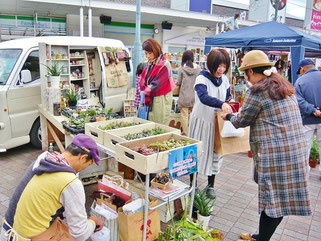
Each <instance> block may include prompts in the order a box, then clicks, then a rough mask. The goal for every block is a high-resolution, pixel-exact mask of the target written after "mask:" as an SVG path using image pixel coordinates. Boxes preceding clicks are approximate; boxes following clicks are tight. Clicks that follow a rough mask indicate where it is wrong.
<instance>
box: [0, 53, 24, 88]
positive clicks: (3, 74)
mask: <svg viewBox="0 0 321 241" xmlns="http://www.w3.org/2000/svg"><path fill="white" fill-rule="evenodd" d="M21 52H22V50H21V49H0V85H5V84H6V82H7V80H8V78H9V76H10V73H11V71H12V69H13V67H14V66H15V64H16V62H17V60H18V58H19V56H20V54H21Z"/></svg>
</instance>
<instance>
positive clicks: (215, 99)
mask: <svg viewBox="0 0 321 241" xmlns="http://www.w3.org/2000/svg"><path fill="white" fill-rule="evenodd" d="M230 62H231V60H230V56H229V54H228V53H227V52H226V50H224V49H216V50H212V51H211V52H210V53H209V54H208V57H207V67H208V70H203V71H201V73H200V74H199V76H198V77H197V78H196V81H195V85H194V90H195V104H194V107H193V111H192V114H191V119H190V123H189V128H188V136H189V137H191V138H194V139H197V140H200V141H202V142H203V154H202V156H201V158H200V159H199V161H198V164H197V165H198V173H200V174H202V175H206V176H208V186H209V188H208V189H207V196H208V197H210V198H212V199H214V198H216V194H215V191H214V182H215V175H216V174H218V173H219V171H220V169H221V165H222V162H223V157H222V156H221V155H219V154H216V153H214V151H215V150H214V132H215V113H216V112H218V111H221V110H222V111H224V112H226V113H232V108H231V106H230V105H229V104H227V103H225V101H226V100H229V99H230V98H231V94H230V83H229V80H228V78H227V77H226V75H225V74H226V73H227V71H228V69H229V67H230ZM191 182H192V176H191Z"/></svg>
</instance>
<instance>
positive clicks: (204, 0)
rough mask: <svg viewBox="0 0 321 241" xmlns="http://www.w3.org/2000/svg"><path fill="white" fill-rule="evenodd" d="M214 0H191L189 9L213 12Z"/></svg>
mask: <svg viewBox="0 0 321 241" xmlns="http://www.w3.org/2000/svg"><path fill="white" fill-rule="evenodd" d="M211 8H212V1H211V0H201V1H200V0H190V1H189V10H190V11H192V12H199V13H211Z"/></svg>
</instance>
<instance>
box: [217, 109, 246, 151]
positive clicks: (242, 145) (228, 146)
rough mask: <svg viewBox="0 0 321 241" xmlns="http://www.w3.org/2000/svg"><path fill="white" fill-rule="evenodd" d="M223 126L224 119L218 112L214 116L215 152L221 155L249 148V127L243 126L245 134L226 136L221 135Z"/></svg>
mask: <svg viewBox="0 0 321 241" xmlns="http://www.w3.org/2000/svg"><path fill="white" fill-rule="evenodd" d="M223 126H224V120H222V118H221V117H220V113H216V116H215V139H214V145H215V152H216V153H218V154H221V155H229V154H236V153H240V152H247V151H249V150H250V144H249V133H250V127H246V128H244V131H245V134H244V136H242V137H226V138H223V137H222V136H221V132H222V129H223Z"/></svg>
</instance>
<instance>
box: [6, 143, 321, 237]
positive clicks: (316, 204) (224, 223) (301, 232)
mask: <svg viewBox="0 0 321 241" xmlns="http://www.w3.org/2000/svg"><path fill="white" fill-rule="evenodd" d="M40 153H41V151H39V150H37V149H35V148H33V147H32V146H31V145H25V146H22V147H18V148H14V149H12V150H9V151H8V152H7V153H0V176H1V177H2V178H0V218H1V219H2V217H3V215H4V213H5V210H6V208H7V206H8V203H9V199H10V197H11V195H12V193H13V191H14V188H15V186H16V185H17V183H18V181H19V179H20V178H21V177H22V175H23V173H24V171H25V170H26V169H27V167H28V165H29V164H30V163H31V162H32V161H33V160H35V158H36V157H37V155H39V154H40ZM251 175H252V164H251V159H249V158H248V157H247V155H245V154H239V155H230V156H227V157H225V159H224V163H223V168H222V171H221V173H220V174H219V175H218V176H217V177H216V183H215V189H216V192H217V201H216V205H215V208H214V214H215V215H214V216H213V217H212V219H211V221H210V226H211V227H215V228H217V229H220V230H221V231H222V232H223V233H224V234H225V236H226V237H225V239H224V240H225V241H235V240H237V239H238V238H239V233H240V232H244V231H247V232H256V231H257V227H258V221H259V215H258V213H257V185H256V184H255V183H254V182H253V181H252V176H251ZM185 180H187V178H185ZM206 183H207V178H206V177H204V176H199V178H198V185H199V186H201V187H204V186H205V185H206ZM320 184H321V180H320V174H319V171H318V170H317V169H313V170H312V171H311V173H310V180H309V188H310V195H311V202H312V208H313V215H312V216H310V217H296V216H291V217H285V218H284V219H283V221H282V223H281V224H280V226H279V227H278V229H277V230H276V232H275V234H274V235H273V237H272V240H273V241H279V240H282V241H301V240H307V241H317V240H321V194H320V191H321V185H320ZM94 189H95V185H89V186H86V187H85V190H86V191H87V195H88V196H89V194H90V191H92V190H94ZM91 202H92V200H91V199H88V200H87V205H86V206H87V207H88V206H89V204H90V203H91Z"/></svg>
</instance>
